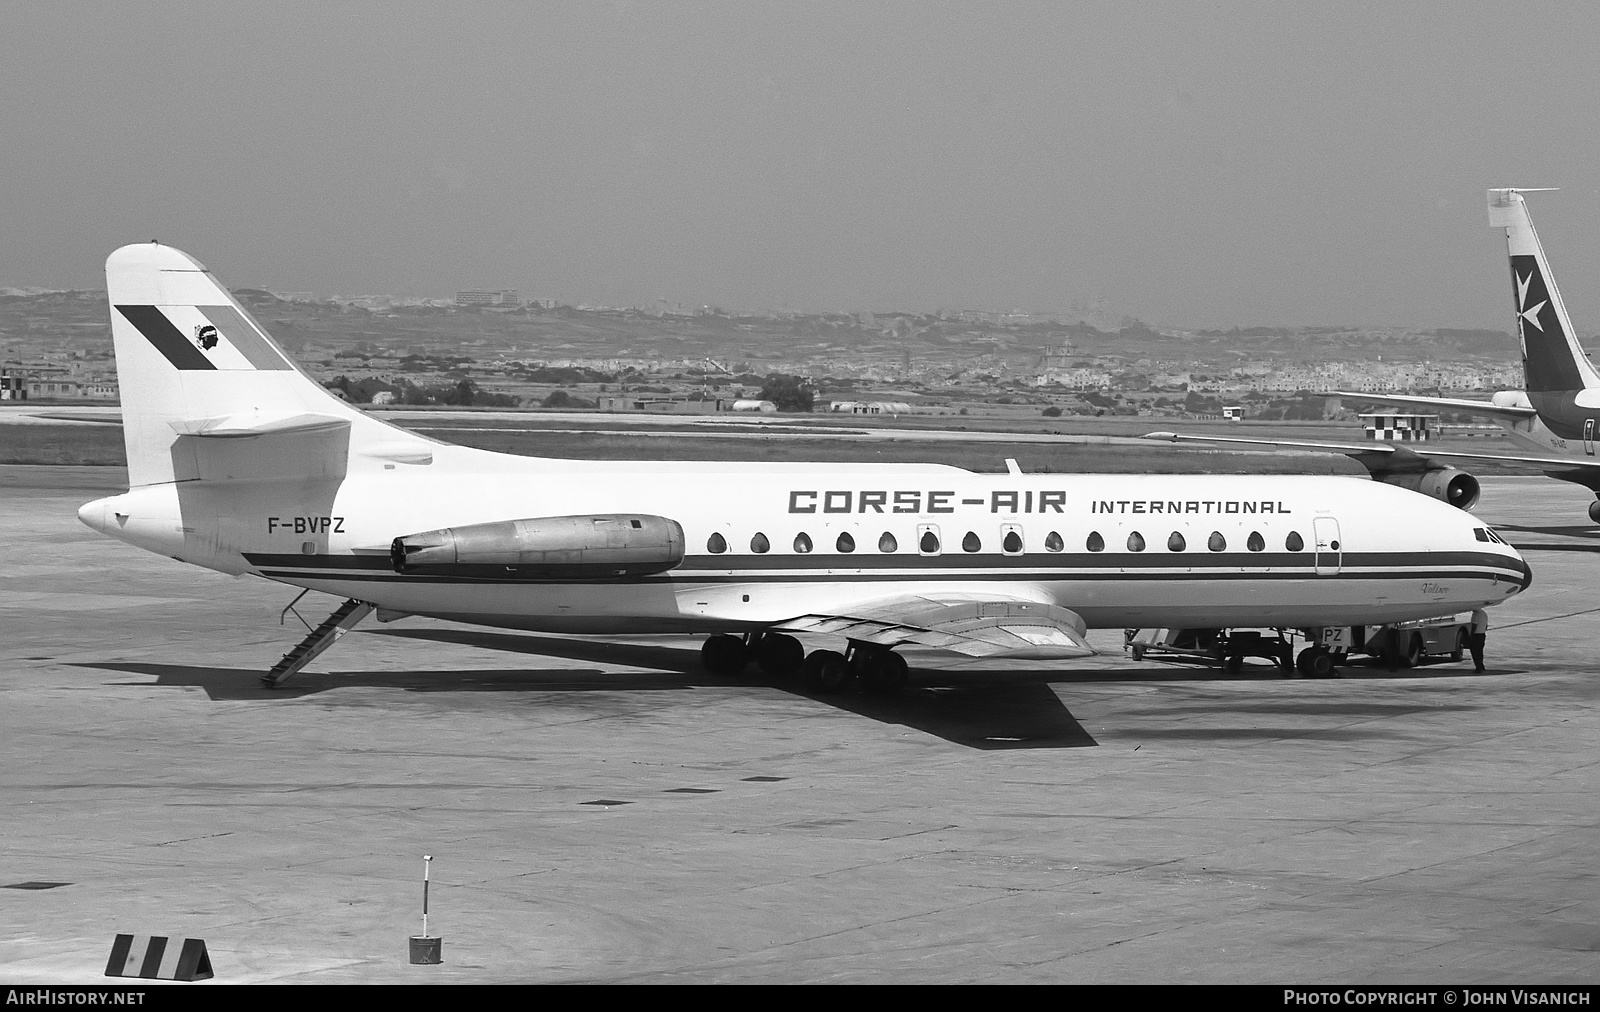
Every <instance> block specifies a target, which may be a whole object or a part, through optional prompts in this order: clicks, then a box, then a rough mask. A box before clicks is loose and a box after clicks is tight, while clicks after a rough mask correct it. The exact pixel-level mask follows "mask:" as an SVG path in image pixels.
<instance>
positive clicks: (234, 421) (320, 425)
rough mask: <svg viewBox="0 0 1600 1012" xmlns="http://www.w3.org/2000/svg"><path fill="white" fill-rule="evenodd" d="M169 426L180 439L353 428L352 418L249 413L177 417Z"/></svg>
mask: <svg viewBox="0 0 1600 1012" xmlns="http://www.w3.org/2000/svg"><path fill="white" fill-rule="evenodd" d="M169 424H170V425H171V426H172V431H174V432H176V433H177V434H178V435H180V436H215V437H218V438H229V439H238V438H241V437H245V436H268V435H277V434H280V433H288V432H317V431H320V430H324V429H329V430H331V429H340V428H349V426H350V419H348V418H340V417H338V416H336V415H318V414H311V413H307V412H296V413H288V412H265V411H252V412H249V413H248V414H242V415H223V416H221V417H218V418H176V419H173V420H172V421H171V422H170V423H169Z"/></svg>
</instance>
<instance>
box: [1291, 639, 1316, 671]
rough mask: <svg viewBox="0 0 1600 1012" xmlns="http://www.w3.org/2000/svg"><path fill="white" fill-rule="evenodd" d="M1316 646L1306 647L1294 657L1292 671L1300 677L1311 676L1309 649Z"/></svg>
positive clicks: (1313, 648)
mask: <svg viewBox="0 0 1600 1012" xmlns="http://www.w3.org/2000/svg"><path fill="white" fill-rule="evenodd" d="M1315 649H1316V647H1306V648H1305V649H1304V650H1302V651H1300V656H1298V657H1296V658H1295V659H1294V673H1295V674H1296V675H1299V676H1300V677H1301V678H1310V677H1311V651H1313V650H1315Z"/></svg>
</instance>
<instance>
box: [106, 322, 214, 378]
mask: <svg viewBox="0 0 1600 1012" xmlns="http://www.w3.org/2000/svg"><path fill="white" fill-rule="evenodd" d="M117 312H119V313H121V314H122V315H123V316H124V317H126V318H127V321H128V322H129V323H131V324H133V325H134V327H135V328H137V329H138V331H139V333H141V334H143V335H144V337H145V340H147V341H149V342H150V343H151V344H153V345H155V346H156V350H157V351H159V352H161V354H163V355H165V356H166V357H167V361H168V362H171V363H172V365H173V368H176V369H186V370H202V369H215V368H216V366H214V365H212V364H211V360H210V359H209V358H206V356H205V353H204V352H202V351H201V350H200V349H199V348H196V347H195V346H194V344H193V343H191V342H190V340H189V339H188V338H187V337H184V336H183V332H182V331H180V330H178V328H177V327H174V326H173V325H172V321H171V320H169V319H167V317H166V314H165V313H163V312H161V310H159V309H157V308H156V307H155V306H118V307H117Z"/></svg>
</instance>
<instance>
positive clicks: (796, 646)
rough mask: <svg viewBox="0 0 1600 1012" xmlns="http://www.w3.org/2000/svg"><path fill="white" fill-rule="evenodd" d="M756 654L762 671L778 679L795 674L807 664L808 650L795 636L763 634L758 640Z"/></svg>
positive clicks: (757, 662)
mask: <svg viewBox="0 0 1600 1012" xmlns="http://www.w3.org/2000/svg"><path fill="white" fill-rule="evenodd" d="M755 654H756V664H757V665H758V666H759V667H760V668H761V670H762V671H765V672H766V673H767V674H769V675H772V676H774V677H776V678H787V677H789V676H790V675H793V674H795V673H796V672H798V671H799V670H800V668H801V666H802V665H804V664H805V662H806V648H805V647H803V646H801V645H800V641H799V640H797V639H795V638H794V637H793V636H786V635H784V634H783V633H763V634H762V635H761V638H760V639H758V640H756V649H755Z"/></svg>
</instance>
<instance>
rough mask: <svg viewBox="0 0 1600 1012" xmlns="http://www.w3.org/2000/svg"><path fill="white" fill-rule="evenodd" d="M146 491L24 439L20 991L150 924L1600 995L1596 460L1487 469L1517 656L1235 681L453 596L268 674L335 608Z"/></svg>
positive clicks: (364, 963)
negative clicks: (255, 567)
mask: <svg viewBox="0 0 1600 1012" xmlns="http://www.w3.org/2000/svg"><path fill="white" fill-rule="evenodd" d="M122 480H123V473H122V472H121V471H120V470H119V469H115V468H54V467H0V559H3V560H4V561H3V562H0V627H3V634H0V642H3V644H4V654H3V659H0V759H3V764H0V813H4V815H3V818H0V842H3V850H0V860H3V870H0V889H3V891H0V981H4V982H27V983H84V984H94V983H106V982H107V981H106V979H105V978H104V977H103V976H102V973H103V971H104V967H105V962H106V957H107V955H108V953H109V952H110V947H111V943H112V939H113V936H114V935H115V934H117V933H118V932H128V933H134V934H170V935H179V936H186V937H199V938H203V939H205V941H206V943H207V945H208V947H209V951H210V957H211V962H212V965H213V966H214V968H215V972H216V981H217V982H227V983H237V982H319V983H354V982H385V983H430V982H439V983H516V982H905V983H911V982H915V983H945V982H1062V983H1089V982H1182V983H1203V982H1227V983H1260V982H1267V983H1285V982H1295V983H1302V984H1311V983H1318V982H1342V983H1367V982H1370V983H1380V982H1381V983H1451V984H1516V983H1529V984H1535V983H1537V984H1558V983H1576V984H1582V983H1593V982H1595V981H1596V980H1600V866H1597V855H1600V803H1597V799H1600V755H1597V746H1600V679H1597V677H1596V670H1595V669H1596V665H1595V661H1594V652H1595V647H1594V642H1595V636H1594V629H1595V616H1596V614H1597V613H1600V602H1595V601H1594V595H1593V594H1592V593H1591V589H1592V588H1593V586H1594V584H1595V580H1594V572H1595V566H1596V564H1597V563H1600V559H1597V558H1596V557H1595V556H1594V555H1593V554H1592V553H1594V552H1596V551H1600V530H1597V529H1596V528H1595V526H1594V525H1593V524H1591V523H1589V522H1588V520H1587V517H1586V515H1585V513H1584V510H1585V508H1586V506H1587V503H1588V501H1589V500H1590V498H1591V497H1590V494H1589V493H1588V492H1587V491H1586V490H1584V489H1582V488H1579V487H1577V486H1573V485H1567V484H1562V483H1559V482H1555V481H1551V480H1548V479H1543V478H1516V477H1511V478H1486V479H1485V480H1484V487H1485V492H1484V498H1483V502H1482V504H1481V505H1480V506H1479V508H1478V510H1477V512H1478V514H1479V515H1480V516H1482V517H1484V518H1485V519H1487V520H1489V521H1490V522H1492V523H1494V524H1496V525H1497V528H1498V529H1499V530H1500V532H1501V533H1502V535H1503V536H1505V537H1506V538H1507V540H1510V541H1512V542H1513V543H1515V544H1518V545H1521V546H1524V548H1525V554H1526V556H1527V558H1528V559H1529V562H1530V563H1531V564H1532V566H1533V568H1534V574H1535V576H1534V583H1533V586H1532V588H1531V589H1530V590H1528V591H1527V592H1526V593H1524V594H1522V595H1520V596H1519V597H1517V598H1515V599H1513V600H1512V601H1511V602H1509V603H1508V604H1506V605H1505V606H1502V607H1500V608H1498V609H1495V610H1493V611H1491V613H1490V618H1491V626H1492V628H1491V632H1490V636H1489V646H1488V665H1489V670H1488V672H1487V673H1485V674H1481V675H1474V674H1473V673H1472V672H1471V665H1470V664H1455V665H1452V664H1440V665H1430V666H1427V667H1423V668H1420V669H1415V670H1411V671H1400V672H1388V671H1384V670H1382V669H1378V668H1365V667H1352V668H1348V669H1345V671H1344V676H1345V677H1342V678H1339V679H1333V680H1326V681H1306V680H1300V679H1279V678H1277V677H1274V676H1273V674H1272V671H1271V669H1270V668H1268V667H1267V666H1265V665H1261V666H1255V665H1250V666H1247V667H1246V668H1245V670H1244V671H1243V672H1242V673H1241V674H1238V675H1231V676H1230V675H1225V674H1223V673H1222V672H1220V671H1218V670H1214V669H1196V668H1184V667H1177V666H1173V665H1166V664H1160V663H1155V662H1151V661H1149V660H1146V661H1145V662H1143V663H1134V662H1133V661H1131V660H1129V659H1127V658H1126V657H1125V656H1124V655H1123V654H1122V651H1121V649H1120V634H1119V633H1117V632H1116V631H1114V630H1113V631H1098V632H1096V633H1094V634H1092V637H1091V638H1092V641H1093V642H1094V643H1095V644H1096V645H1097V646H1099V647H1101V648H1102V649H1103V651H1104V653H1103V655H1102V656H1100V657H1095V658H1089V659H1085V660H1082V661H1075V662H1065V663H1059V664H1051V665H1048V666H1045V665H1024V666H1021V667H1019V666H1018V665H1017V664H1016V663H1014V662H1013V663H1009V664H997V663H989V664H979V665H973V664H966V665H954V664H949V663H940V664H936V663H934V662H933V661H932V660H931V659H928V658H916V659H914V660H913V673H912V686H911V688H910V689H909V690H908V691H907V692H906V694H905V695H904V696H902V697H900V698H897V699H893V700H884V699H878V698H871V697H864V696H859V695H850V696H844V697H839V698H812V697H809V696H807V695H805V694H803V693H800V692H797V691H795V690H794V689H792V688H791V687H788V686H786V685H783V684H777V683H773V682H772V681H770V680H767V679H764V678H763V677H761V676H759V675H756V674H752V675H749V676H747V677H743V678H740V679H732V680H729V679H716V678H712V677H710V676H707V675H705V674H703V673H701V672H700V670H699V666H698V650H697V648H698V642H697V641H695V640H691V639H688V638H674V637H651V638H631V639H625V640H597V639H586V638H577V637H560V636H538V635H524V634H508V633H504V632H495V631H484V630H479V629H475V628H473V627H469V626H462V625H454V624H451V623H445V622H435V621H429V620H418V619H408V620H405V621H402V622H399V623H395V624H394V625H390V626H380V625H377V624H375V623H372V624H368V625H363V626H361V627H358V628H357V630H356V631H355V632H354V633H352V634H351V635H349V636H347V637H346V638H345V639H344V640H342V641H341V642H340V643H338V644H336V645H335V646H334V647H333V648H332V649H330V650H329V651H328V652H327V653H325V654H323V655H322V657H321V658H319V660H318V661H317V662H315V663H314V664H313V665H312V667H311V669H310V671H309V672H307V673H303V674H301V675H299V676H297V677H296V679H295V680H294V681H292V682H290V683H289V686H288V687H287V688H285V689H283V690H280V691H276V692H273V691H267V690H264V689H261V688H260V687H259V686H258V684H257V681H256V679H257V677H258V676H259V674H260V673H261V672H262V671H263V670H264V669H265V668H267V667H268V666H269V665H270V664H272V662H274V661H275V660H276V659H277V658H278V657H279V656H280V655H281V654H282V653H283V652H284V651H285V650H286V649H287V648H288V647H290V646H291V645H293V643H294V642H295V641H296V640H297V639H298V638H299V635H300V632H301V629H300V627H299V626H298V624H297V623H295V621H294V619H293V617H292V616H291V617H290V618H289V620H288V621H289V624H286V625H284V626H279V624H278V615H279V611H280V609H282V608H283V606H284V605H285V604H286V603H288V601H289V600H290V598H291V597H293V595H294V593H295V592H294V591H293V590H292V589H289V588H285V587H282V586H279V585H275V584H271V583H268V582H265V581H261V580H257V579H251V578H246V579H239V580H233V579H229V578H227V577H224V576H220V575H217V574H213V573H209V572H206V571H204V570H199V569H196V568H193V567H189V566H185V565H182V564H180V563H177V562H174V561H171V560H165V559H161V558H158V557H156V556H153V555H149V554H147V553H144V552H141V551H139V550H137V549H134V548H132V547H130V546H127V545H124V544H121V543H119V542H115V541H111V540H108V539H105V538H102V537H100V536H98V535H96V534H95V533H93V532H92V531H90V530H88V529H87V528H85V527H83V526H82V525H81V524H79V523H78V521H77V518H76V515H75V511H76V509H77V507H78V506H79V505H80V504H81V503H83V502H85V501H87V500H89V499H91V498H95V497H98V496H101V495H105V494H108V493H111V492H114V491H120V490H121V488H122V485H121V484H120V483H121V481H122ZM314 598H315V599H316V600H315V601H313V599H314ZM335 603H336V602H335V601H333V600H332V599H330V598H326V597H322V598H317V596H316V595H308V597H307V599H306V601H305V602H302V605H301V609H300V610H301V612H302V613H303V614H304V615H305V616H306V617H307V618H308V619H310V620H311V621H312V622H315V621H316V620H317V619H319V618H320V617H322V615H323V614H325V613H326V611H328V610H331V608H332V607H333V605H334V604H335ZM423 854H432V855H433V856H434V858H435V860H434V862H433V875H432V889H431V895H430V917H429V929H430V931H431V933H433V934H436V935H440V936H442V937H443V956H444V962H443V964H442V965H438V966H412V965H409V964H408V962H407V937H408V936H410V935H414V934H418V933H419V932H420V923H421V922H420V908H421V881H420V880H421V873H422V860H421V859H422V855H423Z"/></svg>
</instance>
